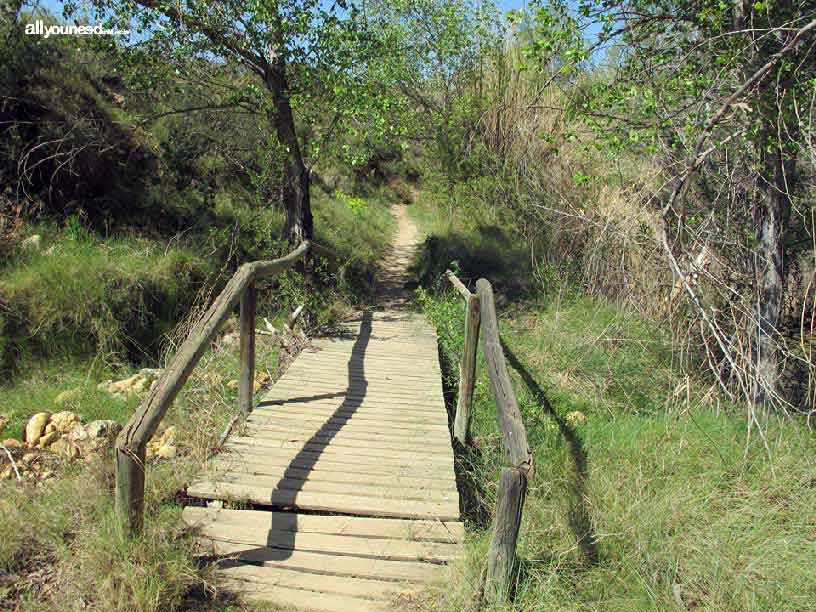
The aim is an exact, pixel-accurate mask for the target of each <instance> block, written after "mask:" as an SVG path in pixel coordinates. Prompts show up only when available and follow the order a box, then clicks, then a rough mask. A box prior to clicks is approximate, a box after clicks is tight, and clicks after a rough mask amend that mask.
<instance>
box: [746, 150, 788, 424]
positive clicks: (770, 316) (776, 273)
mask: <svg viewBox="0 0 816 612" xmlns="http://www.w3.org/2000/svg"><path fill="white" fill-rule="evenodd" d="M762 155H763V166H764V168H765V172H764V173H763V176H762V177H760V179H759V190H760V195H759V198H758V201H757V206H756V209H755V216H754V227H755V231H756V237H757V248H756V253H755V256H754V262H755V263H754V270H755V273H756V287H757V298H758V311H757V315H758V321H757V337H756V346H755V347H754V366H755V368H756V375H755V380H754V389H753V398H752V404H753V407H754V409H755V410H758V411H759V412H767V410H768V409H769V408H770V407H771V404H772V403H773V402H774V399H775V398H777V397H778V393H779V377H780V368H779V357H780V355H779V349H778V344H779V331H778V329H779V323H780V320H781V316H782V297H783V292H784V288H785V260H784V255H785V253H784V244H785V242H784V237H785V228H786V226H787V221H788V217H789V214H790V207H791V202H790V189H791V187H792V182H793V180H794V172H795V169H796V161H795V156H794V154H793V153H792V152H791V151H787V150H784V148H781V147H778V146H777V147H775V148H774V150H773V151H771V152H767V150H766V151H765V152H763V153H762Z"/></svg>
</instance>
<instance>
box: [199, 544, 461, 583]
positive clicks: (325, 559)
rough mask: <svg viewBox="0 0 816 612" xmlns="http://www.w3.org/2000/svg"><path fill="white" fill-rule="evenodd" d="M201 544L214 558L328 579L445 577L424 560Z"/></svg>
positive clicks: (427, 579) (442, 570) (442, 568)
mask: <svg viewBox="0 0 816 612" xmlns="http://www.w3.org/2000/svg"><path fill="white" fill-rule="evenodd" d="M199 542H200V543H201V545H202V547H203V548H204V550H205V551H206V552H207V553H209V554H210V555H212V556H228V555H229V556H234V558H236V559H239V560H241V561H245V562H248V563H262V564H263V565H264V566H265V567H287V568H292V569H302V570H304V571H309V572H312V573H315V574H322V575H327V576H350V577H355V576H357V577H361V578H375V579H377V580H394V581H399V582H402V581H410V582H430V581H434V580H439V579H441V578H442V577H443V576H445V574H446V569H445V566H443V565H435V564H432V563H423V562H421V561H387V560H384V559H371V558H366V557H351V556H345V555H328V554H324V553H313V552H303V551H299V550H293V551H290V552H288V553H287V554H286V555H281V554H280V550H275V549H271V548H266V547H258V546H256V545H254V544H236V543H234V542H221V541H218V540H212V539H210V538H201V539H200V540H199Z"/></svg>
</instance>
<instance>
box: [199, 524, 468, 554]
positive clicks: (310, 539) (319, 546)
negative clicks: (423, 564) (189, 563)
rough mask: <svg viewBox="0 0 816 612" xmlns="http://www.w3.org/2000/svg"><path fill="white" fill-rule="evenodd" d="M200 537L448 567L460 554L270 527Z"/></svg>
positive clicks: (210, 531)
mask: <svg viewBox="0 0 816 612" xmlns="http://www.w3.org/2000/svg"><path fill="white" fill-rule="evenodd" d="M197 535H198V536H199V537H201V538H210V539H212V540H218V541H226V542H232V543H234V544H254V545H255V546H259V547H266V548H276V549H280V550H299V551H303V552H319V553H324V554H332V555H349V556H354V557H367V558H371V559H385V560H388V561H428V562H432V563H444V562H447V561H450V560H452V559H453V558H454V557H455V556H456V554H457V553H458V551H459V546H458V545H457V544H448V543H445V542H424V541H417V540H394V539H388V538H361V537H357V536H347V535H332V534H327V533H308V532H301V531H275V530H270V529H268V528H267V527H257V526H247V525H236V524H231V523H220V522H215V523H202V524H200V525H198V527H197Z"/></svg>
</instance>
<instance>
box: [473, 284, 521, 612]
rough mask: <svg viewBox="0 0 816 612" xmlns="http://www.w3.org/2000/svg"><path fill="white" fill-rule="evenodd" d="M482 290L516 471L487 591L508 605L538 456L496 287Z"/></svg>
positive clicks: (486, 333) (500, 501) (491, 362)
mask: <svg viewBox="0 0 816 612" xmlns="http://www.w3.org/2000/svg"><path fill="white" fill-rule="evenodd" d="M476 290H477V292H478V295H479V300H480V302H481V314H482V327H483V333H482V337H483V343H484V353H485V362H486V364H487V373H488V375H489V376H490V388H491V390H492V391H493V397H494V398H495V399H496V417H497V419H498V422H499V428H500V429H501V432H502V441H503V443H504V448H505V451H506V452H507V457H508V459H509V462H510V467H505V468H503V469H502V473H501V479H500V481H499V490H498V494H497V497H496V516H495V518H494V524H493V539H492V541H491V543H490V551H489V553H488V560H487V566H488V573H487V582H488V584H487V592H488V593H489V594H490V595H491V597H493V598H495V599H498V600H506V599H507V598H508V597H509V595H510V592H511V590H512V588H511V587H512V584H513V576H514V574H515V571H516V541H517V540H518V533H519V527H520V526H521V512H522V509H523V507H524V500H525V498H526V495H527V477H528V474H529V473H530V471H531V470H532V467H533V457H532V454H531V453H530V446H529V444H528V443H527V430H526V429H525V428H524V423H523V422H522V419H521V411H520V410H519V407H518V402H517V401H516V394H515V392H514V391H513V384H512V381H511V380H510V375H509V373H508V372H507V363H506V362H505V359H504V352H503V351H502V348H501V340H500V337H499V322H498V319H497V318H496V303H495V301H494V298H493V288H492V287H491V286H490V283H489V282H487V281H486V280H485V279H483V278H481V279H479V280H478V281H477V282H476Z"/></svg>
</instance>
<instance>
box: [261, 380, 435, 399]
mask: <svg viewBox="0 0 816 612" xmlns="http://www.w3.org/2000/svg"><path fill="white" fill-rule="evenodd" d="M398 385H399V383H387V382H380V383H375V382H373V381H367V382H363V381H360V382H358V383H352V384H351V385H349V384H348V380H347V379H343V380H342V381H337V382H334V381H331V380H316V379H313V380H283V379H282V380H279V381H278V382H276V383H275V386H274V387H272V390H271V391H270V393H269V396H272V397H281V392H285V393H287V394H291V393H292V392H297V393H314V394H318V393H320V394H322V393H343V394H344V396H345V397H346V399H361V400H362V399H365V398H366V397H381V398H383V399H388V400H389V401H391V400H393V401H400V402H403V403H410V402H416V401H423V400H433V399H437V398H439V400H440V402H441V400H442V384H441V383H440V384H439V388H438V389H437V388H434V387H432V386H427V387H426V386H423V387H418V388H415V389H412V388H407V389H405V388H402V389H401V388H399V387H398Z"/></svg>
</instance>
